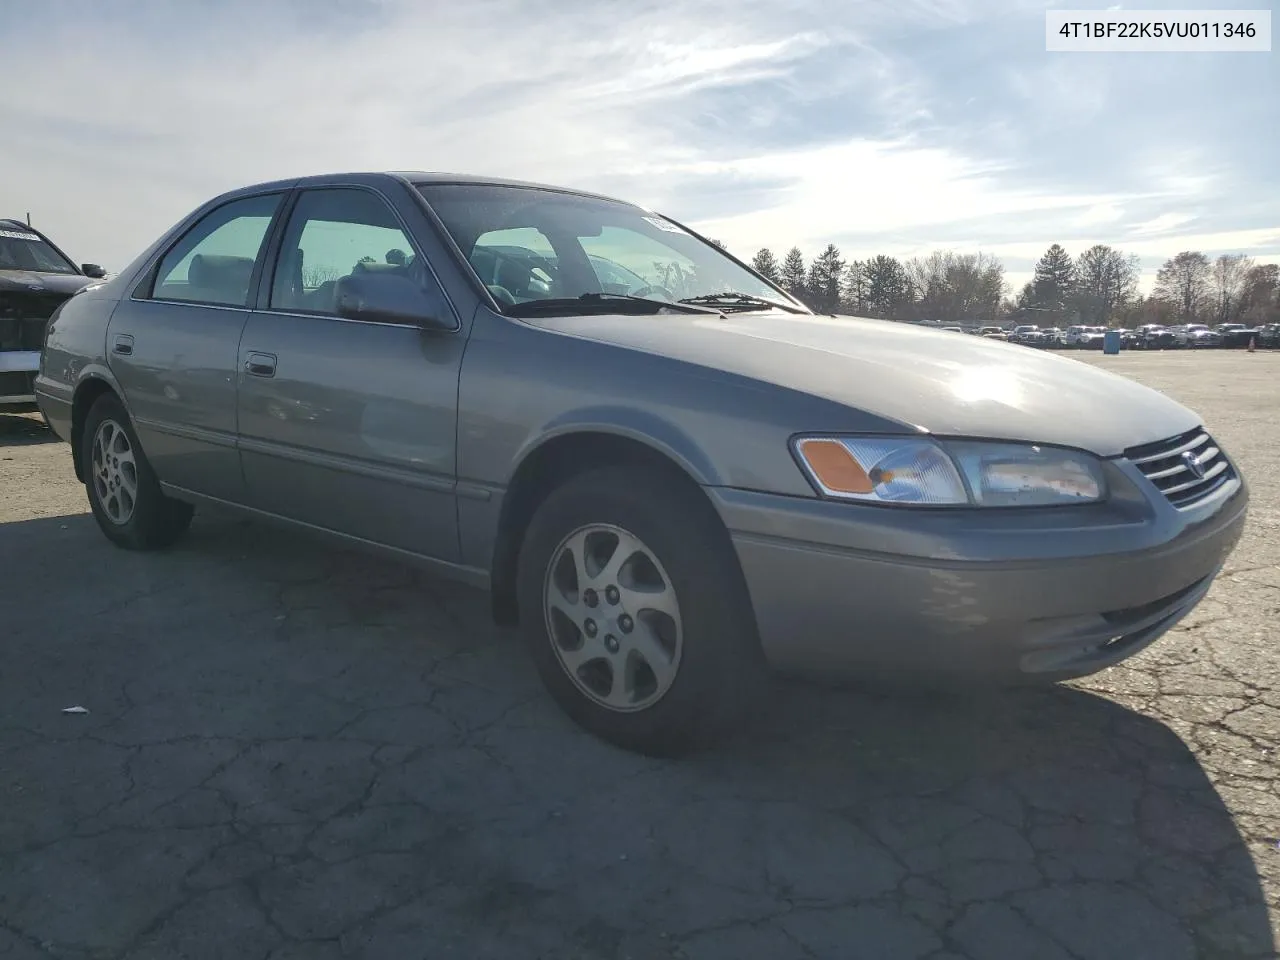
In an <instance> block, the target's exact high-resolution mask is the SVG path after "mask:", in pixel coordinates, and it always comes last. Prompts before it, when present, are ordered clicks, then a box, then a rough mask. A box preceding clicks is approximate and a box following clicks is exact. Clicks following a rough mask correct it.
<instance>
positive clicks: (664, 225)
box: [644, 217, 684, 233]
mask: <svg viewBox="0 0 1280 960" xmlns="http://www.w3.org/2000/svg"><path fill="white" fill-rule="evenodd" d="M644 219H645V222H646V223H652V224H653V225H654V226H655V227H657V228H658V229H659V230H665V231H667V233H684V231H683V230H681V229H680V228H679V227H677V226H676V225H675V224H674V223H671V222H670V221H669V220H663V219H662V218H661V217H645V218H644Z"/></svg>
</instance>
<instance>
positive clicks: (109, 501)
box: [80, 394, 194, 550]
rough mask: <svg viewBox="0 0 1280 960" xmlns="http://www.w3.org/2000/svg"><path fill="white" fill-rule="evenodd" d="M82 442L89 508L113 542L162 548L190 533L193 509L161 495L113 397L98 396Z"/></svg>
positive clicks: (135, 547)
mask: <svg viewBox="0 0 1280 960" xmlns="http://www.w3.org/2000/svg"><path fill="white" fill-rule="evenodd" d="M81 442H82V444H83V448H82V450H81V453H80V456H81V461H80V462H81V463H82V464H83V465H84V476H85V487H86V489H87V491H88V494H89V507H90V508H91V509H92V510H93V517H94V519H95V520H97V521H98V526H99V528H101V530H102V532H103V533H104V534H106V535H107V539H109V540H110V541H111V542H112V543H114V544H116V545H117V546H120V547H125V548H126V549H129V550H156V549H159V548H161V547H167V546H169V545H170V544H172V543H173V542H174V541H176V540H177V539H178V538H179V537H181V536H182V534H183V533H185V532H186V530H187V527H188V526H190V525H191V515H192V513H193V512H194V511H193V509H192V507H191V506H190V504H186V503H182V502H180V501H178V500H173V499H171V498H169V497H166V496H165V495H164V494H163V493H162V492H161V491H160V483H159V481H158V480H157V479H156V475H155V473H154V472H153V471H152V469H151V464H150V463H149V462H148V461H147V457H146V454H144V453H143V452H142V446H141V445H140V444H139V443H138V436H137V434H136V433H134V430H133V424H131V423H130V422H129V414H128V413H127V412H126V411H125V409H124V405H123V404H121V403H120V401H119V400H117V399H116V398H115V397H114V396H112V395H110V394H104V395H103V396H102V397H99V398H98V400H97V401H96V402H95V403H94V405H93V406H92V407H91V408H90V410H89V416H88V418H87V419H86V420H85V425H84V436H83V439H82V441H81Z"/></svg>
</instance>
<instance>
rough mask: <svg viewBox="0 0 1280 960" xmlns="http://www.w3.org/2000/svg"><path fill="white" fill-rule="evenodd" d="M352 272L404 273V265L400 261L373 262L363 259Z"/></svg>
mask: <svg viewBox="0 0 1280 960" xmlns="http://www.w3.org/2000/svg"><path fill="white" fill-rule="evenodd" d="M351 272H352V273H404V265H403V264H400V263H371V262H370V261H368V260H362V261H360V262H359V263H357V264H356V268H355V270H353V271H351Z"/></svg>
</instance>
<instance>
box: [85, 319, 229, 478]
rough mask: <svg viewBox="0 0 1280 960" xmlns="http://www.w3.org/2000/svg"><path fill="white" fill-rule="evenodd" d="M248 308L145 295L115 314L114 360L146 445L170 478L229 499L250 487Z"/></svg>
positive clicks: (110, 343)
mask: <svg viewBox="0 0 1280 960" xmlns="http://www.w3.org/2000/svg"><path fill="white" fill-rule="evenodd" d="M248 316H249V314H248V311H246V310H225V309H222V308H219V307H200V306H194V305H185V304H184V305H178V304H173V303H164V302H159V301H143V300H126V301H124V302H122V303H121V304H120V305H119V306H118V307H117V308H116V310H115V312H114V313H113V314H112V316H111V321H110V323H109V325H108V327H107V363H108V365H109V366H110V368H111V372H112V373H113V374H114V375H115V377H116V379H117V380H118V382H119V383H120V385H121V388H122V389H123V390H124V393H125V401H126V402H127V403H128V405H129V410H130V412H131V414H132V416H133V424H134V429H135V430H137V433H138V440H139V442H140V443H141V444H142V449H143V450H145V451H146V454H147V459H148V460H149V461H150V462H151V465H152V467H153V468H154V469H155V471H156V474H157V476H159V478H160V479H161V480H163V481H164V482H166V483H171V484H174V485H175V486H179V487H184V488H186V489H189V490H195V491H198V492H200V493H204V494H206V495H208V496H213V497H218V498H221V499H229V500H235V499H237V498H238V497H239V496H240V495H241V494H242V493H243V481H242V479H241V475H240V462H239V457H238V455H237V453H236V403H235V398H236V351H237V348H238V346H239V343H240V334H241V331H242V330H243V328H244V324H245V321H246V320H247V319H248ZM125 338H128V339H125Z"/></svg>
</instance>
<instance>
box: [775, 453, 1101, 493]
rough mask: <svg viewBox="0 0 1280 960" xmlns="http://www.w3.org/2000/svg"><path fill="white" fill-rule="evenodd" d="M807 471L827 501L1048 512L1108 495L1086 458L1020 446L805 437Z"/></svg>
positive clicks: (1098, 473)
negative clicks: (1052, 508)
mask: <svg viewBox="0 0 1280 960" xmlns="http://www.w3.org/2000/svg"><path fill="white" fill-rule="evenodd" d="M795 451H796V454H797V457H798V459H799V460H800V463H801V464H802V465H803V466H804V468H805V472H806V473H808V475H809V477H810V478H811V479H812V480H813V482H814V483H815V484H816V485H817V487H818V489H819V490H820V491H821V492H822V493H823V494H825V495H826V496H828V497H835V498H837V499H842V500H859V501H863V502H866V503H890V504H919V505H925V506H975V507H1045V506H1057V505H1061V504H1068V503H1092V502H1095V501H1098V500H1101V499H1102V498H1103V497H1104V496H1105V495H1106V484H1105V482H1104V480H1103V477H1102V467H1101V464H1099V462H1098V461H1097V460H1096V459H1094V458H1093V457H1091V456H1089V455H1088V454H1084V453H1077V452H1075V451H1072V450H1060V449H1057V448H1054V447H1039V446H1031V445H1029V444H1020V443H977V442H971V441H951V442H945V441H937V440H926V439H922V438H915V437H901V438H899V437H805V438H802V439H800V440H798V441H796V444H795Z"/></svg>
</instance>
